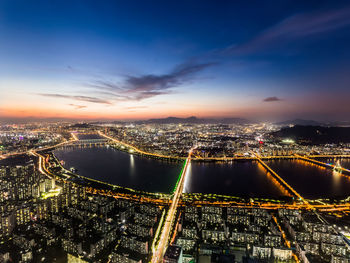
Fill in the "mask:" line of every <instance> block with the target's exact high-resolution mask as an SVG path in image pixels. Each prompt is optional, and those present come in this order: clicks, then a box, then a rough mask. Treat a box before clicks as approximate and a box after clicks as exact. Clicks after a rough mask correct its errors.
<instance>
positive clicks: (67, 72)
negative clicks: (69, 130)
mask: <svg viewBox="0 0 350 263" xmlns="http://www.w3.org/2000/svg"><path fill="white" fill-rule="evenodd" d="M0 40H1V41H0V58H1V59H0V115H2V116H22V117H26V116H36V117H52V116H56V117H77V118H117V119H119V118H120V119H125V118H126V119H130V118H148V117H164V116H168V115H177V116H190V115H197V116H202V117H209V116H210V117H213V116H218V117H219V116H232V117H233V116H239V117H247V118H251V119H284V118H294V117H298V118H301V117H302V118H314V119H319V120H333V119H337V120H345V119H348V116H350V115H349V114H350V106H349V103H348V99H350V96H349V95H350V88H349V83H350V78H349V73H350V62H349V61H350V60H349V58H350V48H349V47H350V45H349V44H350V3H349V2H348V1H336V3H335V1H110V2H109V1H16V0H11V1H6V0H5V1H4V0H3V1H1V2H0Z"/></svg>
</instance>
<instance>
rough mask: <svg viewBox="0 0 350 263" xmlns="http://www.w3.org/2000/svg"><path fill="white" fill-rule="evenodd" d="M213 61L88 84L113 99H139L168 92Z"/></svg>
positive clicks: (192, 63)
mask: <svg viewBox="0 0 350 263" xmlns="http://www.w3.org/2000/svg"><path fill="white" fill-rule="evenodd" d="M214 64H215V63H195V62H187V63H184V64H181V65H179V66H177V67H175V68H174V69H173V70H172V71H171V72H169V73H167V74H160V75H155V74H146V75H141V76H127V77H126V78H125V80H124V82H123V83H121V84H117V83H113V82H109V81H101V80H98V81H95V82H93V83H90V84H89V86H90V87H93V88H96V89H98V90H99V91H100V92H102V93H104V94H106V93H109V94H110V95H111V96H113V97H114V99H115V100H119V101H140V100H144V99H147V98H151V97H154V96H158V95H163V94H169V93H171V92H172V89H173V88H175V87H178V86H180V85H182V84H184V83H185V82H188V81H190V80H192V79H193V78H194V76H195V74H196V73H198V72H200V71H203V70H204V69H206V68H208V67H210V66H213V65H214Z"/></svg>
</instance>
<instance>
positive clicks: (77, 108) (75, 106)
mask: <svg viewBox="0 0 350 263" xmlns="http://www.w3.org/2000/svg"><path fill="white" fill-rule="evenodd" d="M68 105H69V106H72V107H74V108H75V109H76V110H80V109H84V108H86V107H87V106H85V105H77V104H72V103H71V104H68Z"/></svg>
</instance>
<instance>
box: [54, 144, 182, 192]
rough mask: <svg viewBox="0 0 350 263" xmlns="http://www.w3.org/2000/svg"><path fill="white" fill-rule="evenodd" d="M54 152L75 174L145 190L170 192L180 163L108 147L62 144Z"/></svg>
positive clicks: (178, 171)
mask: <svg viewBox="0 0 350 263" xmlns="http://www.w3.org/2000/svg"><path fill="white" fill-rule="evenodd" d="M54 154H55V155H56V156H57V158H58V159H60V160H63V161H64V162H65V164H64V167H65V168H67V169H69V168H71V167H74V168H76V169H77V173H78V174H79V175H82V176H85V177H88V178H92V179H96V180H99V181H103V182H106V183H110V184H114V185H119V186H123V187H129V188H133V189H137V190H142V191H147V192H165V193H170V192H171V191H172V190H173V188H174V185H175V183H176V180H177V178H178V175H179V173H180V171H181V167H182V163H170V162H166V161H160V160H155V159H150V158H145V157H140V156H137V155H132V154H129V153H126V152H122V151H119V150H116V149H113V148H112V147H106V146H99V147H78V146H74V147H63V148H59V149H56V150H55V151H54Z"/></svg>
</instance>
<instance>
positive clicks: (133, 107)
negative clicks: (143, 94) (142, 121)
mask: <svg viewBox="0 0 350 263" xmlns="http://www.w3.org/2000/svg"><path fill="white" fill-rule="evenodd" d="M147 108H148V106H131V107H126V108H125V109H127V110H136V109H147Z"/></svg>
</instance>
